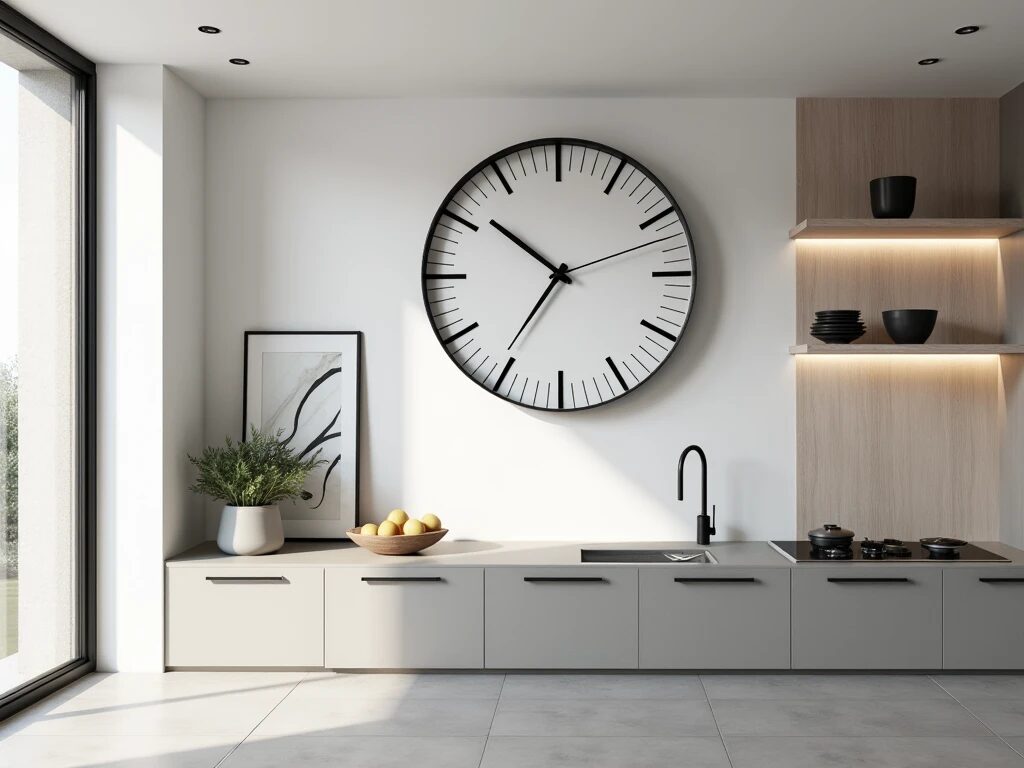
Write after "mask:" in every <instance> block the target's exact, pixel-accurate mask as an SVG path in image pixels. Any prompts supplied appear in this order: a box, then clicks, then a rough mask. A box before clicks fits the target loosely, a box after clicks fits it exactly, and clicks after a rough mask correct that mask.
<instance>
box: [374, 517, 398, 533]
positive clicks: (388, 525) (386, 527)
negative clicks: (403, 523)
mask: <svg viewBox="0 0 1024 768" xmlns="http://www.w3.org/2000/svg"><path fill="white" fill-rule="evenodd" d="M399 533H401V530H400V529H399V527H398V526H397V525H396V524H395V523H394V521H392V520H385V521H384V522H383V523H381V524H380V525H379V526H378V527H377V535H378V536H398V535H399Z"/></svg>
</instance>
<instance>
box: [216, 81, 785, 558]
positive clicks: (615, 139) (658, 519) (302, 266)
mask: <svg viewBox="0 0 1024 768" xmlns="http://www.w3.org/2000/svg"><path fill="white" fill-rule="evenodd" d="M794 114H795V108H794V103H793V101H791V100H781V99H778V100H758V99H746V100H740V99H730V100H624V99H619V100H611V99H577V100H569V99H565V100H562V99H553V100H525V99H504V100H380V101H341V100H317V101H307V100H218V101H211V102H209V103H208V105H207V133H206V138H207V145H206V153H207V154H206V157H207V164H206V194H207V200H206V216H207V222H208V225H207V239H206V256H207V263H206V278H207V279H206V283H207V285H206V305H205V306H206V326H207V327H206V349H205V355H206V414H207V419H206V440H207V441H208V442H210V441H219V440H221V439H223V437H224V435H225V434H230V435H231V436H233V437H237V436H238V433H239V431H240V415H241V396H242V333H243V331H245V330H247V329H262V330H362V331H364V332H365V334H366V338H365V341H366V356H365V363H366V369H365V387H364V409H365V410H364V419H363V430H364V431H363V439H362V452H363V453H362V483H363V484H362V505H361V507H362V510H361V512H362V518H363V519H364V520H366V519H376V518H379V517H381V516H382V515H384V514H386V513H387V511H388V510H390V509H391V508H392V507H395V506H404V507H406V508H408V509H409V510H410V511H411V512H412V513H413V514H420V513H425V512H428V511H431V512H435V513H437V514H439V515H440V516H441V518H442V519H443V520H444V522H445V523H446V525H447V526H448V527H449V528H451V529H452V530H453V532H454V534H455V535H456V536H458V537H481V538H483V537H487V538H511V539H527V538H588V539H623V538H632V539H692V538H693V537H694V535H695V524H694V516H695V515H696V513H697V511H698V510H699V497H698V494H697V493H696V492H695V493H694V494H693V495H692V496H691V497H690V498H688V499H687V501H686V502H685V503H680V502H677V501H676V500H675V467H676V460H677V458H678V455H679V452H680V450H681V449H682V448H683V447H685V446H686V445H687V444H689V443H699V444H701V445H702V446H703V447H704V448H705V450H706V451H707V454H708V458H709V464H710V467H709V486H710V502H713V503H716V504H718V507H719V512H720V518H719V537H720V538H725V539H764V538H771V537H788V536H791V535H793V534H794V533H795V530H794V528H795V512H794V510H795V498H794V494H795V490H794V487H795V480H794V478H795V447H794V445H795V442H794V441H795V438H794V433H795V424H794V365H793V363H792V360H791V359H790V357H789V355H788V354H787V352H786V349H787V346H788V345H789V344H790V343H792V333H793V312H794V309H793V307H794V256H793V249H792V248H791V247H790V244H789V241H788V240H787V231H788V229H789V228H790V227H791V226H792V225H793V223H794V217H795V210H794V200H795V179H794V168H795V160H794V152H795V149H794V143H795V140H794V130H795V118H794ZM543 136H568V137H579V138H586V139H592V140H595V141H599V142H603V143H606V144H609V145H611V146H613V147H616V148H618V149H621V150H622V151H624V152H626V153H627V154H630V155H633V156H634V157H636V158H637V159H638V160H640V161H641V162H643V163H644V164H645V165H647V166H648V167H649V168H651V170H652V171H654V172H655V173H656V174H657V175H658V176H659V177H660V178H661V180H662V181H663V182H665V183H666V185H667V186H668V187H669V188H670V189H671V190H672V191H673V193H674V195H675V197H676V199H677V200H678V202H679V203H680V205H681V206H682V207H683V209H684V211H685V214H686V217H687V220H688V222H689V224H690V227H691V229H692V232H693V236H694V240H695V244H696V249H695V250H696V255H697V260H698V262H699V282H698V285H697V296H696V305H695V310H694V315H693V317H692V318H691V321H690V323H689V326H688V328H687V331H686V335H685V337H684V339H683V341H682V344H681V346H680V348H679V349H678V350H677V351H676V352H675V354H674V355H673V358H672V359H671V360H670V362H669V363H668V364H666V366H665V367H664V368H663V370H662V371H661V372H660V373H659V374H658V375H657V376H656V377H655V378H654V379H652V381H651V382H650V383H649V384H648V385H646V386H645V387H643V388H642V389H640V390H638V391H637V392H636V393H635V394H633V395H631V396H630V397H628V398H625V399H623V400H622V401H620V402H619V403H617V404H614V405H611V406H608V407H606V408H600V409H595V410H593V411H585V412H582V413H572V414H545V413H538V412H535V411H529V410H525V409H521V408H517V407H516V406H513V405H510V404H508V403H505V402H503V401H501V400H498V399H497V398H495V397H492V396H490V395H488V394H487V393H486V392H484V391H483V390H481V389H480V388H479V387H475V386H473V385H472V384H471V383H470V382H468V381H467V380H466V379H465V377H464V376H463V375H462V373H460V372H459V371H458V370H456V369H455V367H454V366H453V365H452V363H451V362H449V360H448V358H447V357H446V355H445V354H444V352H443V350H442V349H441V348H440V347H439V346H438V344H437V342H436V341H435V339H434V337H433V334H432V332H431V330H430V327H429V325H428V322H427V319H426V315H425V312H424V309H423V306H422V301H421V298H420V296H421V294H420V285H419V269H420V259H421V255H422V247H423V240H424V236H425V234H426V229H427V227H428V225H429V223H430V220H431V218H432V216H433V214H434V212H435V210H436V209H437V206H438V205H439V204H440V202H441V199H442V197H443V196H444V195H445V194H446V193H447V191H448V190H449V188H450V187H451V185H452V184H454V183H455V181H457V180H458V178H459V177H460V176H461V175H462V174H463V173H464V172H465V171H467V170H468V169H469V168H471V167H472V166H473V165H474V164H475V163H477V162H478V161H479V160H481V159H483V158H484V157H486V156H487V155H489V154H490V153H492V152H494V151H496V150H498V149H500V148H501V147H504V146H506V145H509V144H512V143H515V142H519V141H523V140H526V139H531V138H539V137H543ZM687 478H688V481H689V482H690V484H691V486H690V487H692V488H694V489H695V490H696V488H697V487H698V485H697V483H698V482H699V475H698V468H697V465H696V464H694V465H693V466H692V467H690V471H689V472H688V475H687ZM213 519H214V515H213V514H211V515H210V521H209V522H210V525H209V526H208V531H207V532H208V534H210V535H212V533H213V528H212V523H213Z"/></svg>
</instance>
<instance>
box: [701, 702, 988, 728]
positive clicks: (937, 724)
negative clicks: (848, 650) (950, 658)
mask: <svg viewBox="0 0 1024 768" xmlns="http://www.w3.org/2000/svg"><path fill="white" fill-rule="evenodd" d="M712 707H713V709H714V713H715V720H716V721H717V722H718V726H719V728H721V729H722V734H723V735H724V736H738V735H749V736H817V735H818V734H821V733H829V734H832V735H835V736H991V733H990V732H989V731H988V729H986V728H985V727H984V726H983V725H982V724H981V723H979V722H978V721H977V719H975V718H974V717H973V716H972V715H971V713H970V712H968V711H967V710H966V709H964V708H963V707H961V706H960V705H959V704H957V703H956V702H955V701H953V700H952V699H945V700H922V701H881V700H879V701H867V700H852V699H834V700H832V701H827V700H806V701H789V700H785V701H783V700H778V699H776V700H764V701H740V700H717V701H714V702H712Z"/></svg>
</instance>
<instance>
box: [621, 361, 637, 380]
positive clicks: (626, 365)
mask: <svg viewBox="0 0 1024 768" xmlns="http://www.w3.org/2000/svg"><path fill="white" fill-rule="evenodd" d="M622 365H623V367H624V368H625V369H626V370H627V371H629V375H630V376H632V377H633V378H634V379H636V381H637V383H638V384H639V383H640V377H639V376H637V375H636V374H635V373H633V369H632V368H630V367H629V363H627V362H626V361H625V360H623V361H622Z"/></svg>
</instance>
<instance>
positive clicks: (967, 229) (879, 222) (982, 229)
mask: <svg viewBox="0 0 1024 768" xmlns="http://www.w3.org/2000/svg"><path fill="white" fill-rule="evenodd" d="M1020 231H1024V219H804V220H803V221H801V222H800V223H799V224H797V225H796V226H795V227H793V228H792V229H791V230H789V239H790V240H803V239H810V238H817V239H826V240H827V239H840V238H842V239H846V238H857V239H880V238H897V239H927V238H964V239H992V238H1002V237H1008V236H1009V235H1012V234H1014V233H1016V232H1020Z"/></svg>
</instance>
